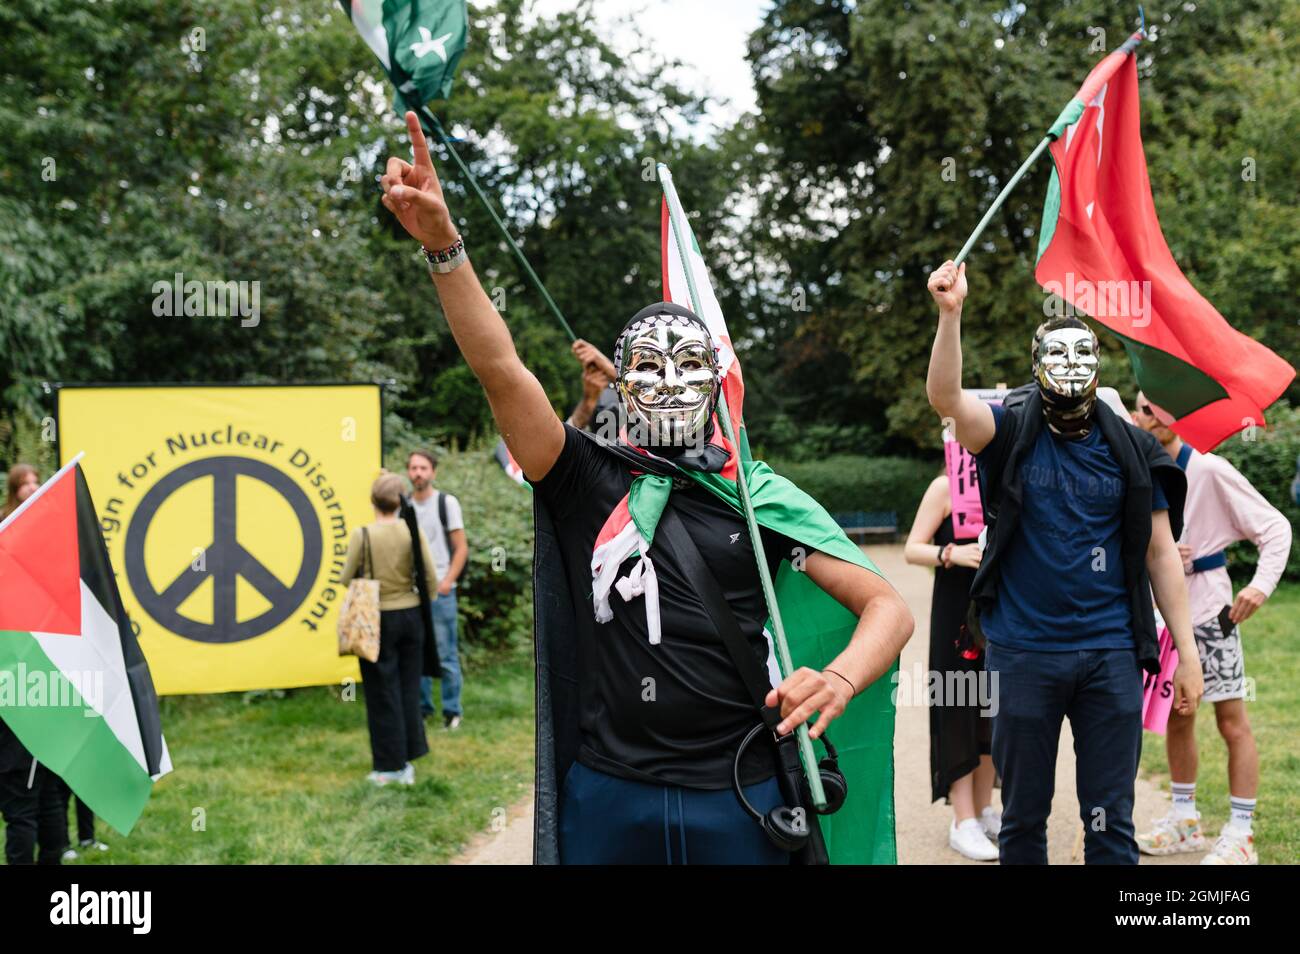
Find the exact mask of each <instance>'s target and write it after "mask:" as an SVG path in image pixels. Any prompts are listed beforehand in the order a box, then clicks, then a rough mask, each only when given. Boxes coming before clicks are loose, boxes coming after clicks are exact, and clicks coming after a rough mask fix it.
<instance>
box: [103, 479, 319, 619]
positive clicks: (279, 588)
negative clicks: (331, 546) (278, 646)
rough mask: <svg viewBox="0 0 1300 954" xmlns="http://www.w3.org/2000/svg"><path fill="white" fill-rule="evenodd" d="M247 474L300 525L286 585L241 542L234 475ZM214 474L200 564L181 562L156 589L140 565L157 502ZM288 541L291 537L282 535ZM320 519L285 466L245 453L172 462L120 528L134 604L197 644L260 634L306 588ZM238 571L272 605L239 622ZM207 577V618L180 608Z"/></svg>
mask: <svg viewBox="0 0 1300 954" xmlns="http://www.w3.org/2000/svg"><path fill="white" fill-rule="evenodd" d="M239 476H244V477H251V478H253V479H254V480H259V481H261V482H262V483H264V484H266V485H268V486H269V487H271V489H273V490H275V491H276V492H277V493H279V494H280V496H281V497H283V498H284V499H285V501H286V502H287V503H288V504H289V506H290V507H291V508H292V510H293V513H294V516H295V517H297V519H298V526H299V529H300V530H301V532H302V562H301V564H300V565H299V567H298V573H297V576H296V577H295V578H294V581H293V582H292V583H291V584H290V585H288V586H285V585H284V584H283V583H282V582H280V580H279V578H278V577H276V575H275V574H274V573H272V572H271V571H270V570H268V569H267V568H266V567H264V566H263V565H262V564H261V563H259V562H258V560H257V559H256V557H254V556H253V555H252V554H251V553H249V552H248V551H247V550H246V549H244V547H243V546H242V545H241V544H240V542H239V539H238V535H237V533H236V529H237V527H236V524H237V521H238V509H237V507H236V498H235V486H236V480H235V478H236V477H239ZM205 477H211V478H212V539H211V541H210V542H209V543H208V545H207V546H206V547H204V548H203V551H204V565H203V568H202V569H194V568H193V565H192V564H186V565H185V567H184V568H183V569H182V570H181V571H180V573H179V574H178V575H177V576H176V577H175V578H174V579H173V580H172V581H171V582H170V583H168V584H167V585H166V586H165V587H163V588H162V590H158V589H155V587H154V585H153V583H152V582H151V581H150V579H149V573H148V571H147V570H146V569H145V562H144V545H145V538H146V537H147V536H148V533H149V527H150V525H151V524H152V523H153V519H154V517H155V516H156V515H157V513H158V508H159V507H161V506H162V504H163V502H164V501H165V500H167V498H168V497H170V496H171V495H172V494H174V493H175V492H176V491H177V490H179V489H180V488H181V487H183V486H185V485H186V484H189V483H191V482H192V481H195V480H199V479H202V478H205ZM286 542H289V541H286ZM320 560H321V530H320V521H319V520H318V519H317V517H316V512H315V510H314V509H313V508H312V505H311V500H310V499H308V497H307V494H306V493H305V492H304V491H303V490H302V488H301V487H299V486H298V485H297V484H296V483H294V482H293V480H292V479H291V478H290V477H288V475H286V474H285V473H284V472H282V471H279V470H276V469H275V468H274V467H271V466H270V465H269V464H264V463H262V462H261V461H257V460H252V459H251V458H248V457H206V458H204V459H202V460H196V461H192V462H191V463H188V464H185V465H183V466H181V467H178V468H176V470H174V471H172V472H171V473H170V474H168V475H167V476H165V477H163V478H162V479H161V480H159V481H158V483H156V484H154V485H153V486H152V487H151V488H149V492H148V493H146V494H145V495H144V497H143V498H141V500H140V504H139V506H137V507H136V509H135V514H134V515H133V516H132V517H131V525H130V527H128V528H127V532H126V576H127V579H128V580H129V581H130V583H131V589H132V591H133V592H134V593H135V598H136V599H137V600H138V601H139V602H140V605H141V606H142V607H143V608H144V609H145V610H146V611H147V612H148V613H149V615H150V616H152V617H153V618H154V619H155V620H157V621H158V623H159V624H160V625H162V626H163V627H165V628H166V629H169V630H171V631H172V632H174V633H176V634H177V635H178V636H184V637H185V638H186V639H193V640H196V641H197V642H202V643H236V642H240V641H241V640H245V639H252V638H253V637H254V636H260V635H262V634H263V633H265V632H268V631H269V630H271V629H274V628H275V627H276V626H279V625H280V624H281V623H283V622H284V621H285V620H286V619H288V618H289V617H290V616H291V615H292V614H293V612H294V610H296V609H297V608H298V607H299V606H300V605H301V604H302V601H303V600H304V599H305V598H306V596H307V594H308V592H309V591H310V590H311V586H312V582H313V581H314V580H315V579H316V572H317V571H318V570H319V569H320ZM241 576H242V577H243V578H244V580H245V582H247V583H249V584H250V585H251V586H252V587H253V588H254V589H255V590H257V591H258V593H260V594H261V595H262V597H263V598H264V599H266V601H267V602H268V603H270V604H271V605H270V608H269V609H267V610H265V611H264V612H263V613H261V614H260V615H258V616H255V617H253V618H252V619H248V620H244V621H243V622H240V621H239V620H238V618H237V617H236V615H235V581H236V579H237V578H238V577H241ZM209 577H211V578H212V622H211V623H205V622H200V621H198V620H193V619H190V618H189V617H188V616H183V615H181V613H180V611H179V607H180V605H181V604H182V603H184V602H185V600H186V599H187V598H188V597H189V596H190V595H191V594H192V593H193V592H194V591H195V590H197V589H198V588H199V586H200V585H202V583H203V582H204V580H206V579H208V578H209Z"/></svg>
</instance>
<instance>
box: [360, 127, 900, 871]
mask: <svg viewBox="0 0 1300 954" xmlns="http://www.w3.org/2000/svg"><path fill="white" fill-rule="evenodd" d="M406 118H407V127H408V130H409V132H410V135H411V140H412V143H413V146H414V159H415V161H414V163H413V164H412V163H407V162H405V161H403V160H401V159H397V158H392V159H389V161H388V167H387V170H386V174H385V175H384V177H383V179H382V184H383V188H384V193H385V195H384V198H383V202H384V205H385V206H386V207H387V208H388V209H389V210H390V211H391V212H393V213H394V214H395V215H396V216H397V218H398V220H399V221H400V222H401V224H402V225H403V227H404V228H405V229H406V230H407V231H408V232H409V233H410V234H411V235H412V236H413V237H415V238H417V239H419V240H420V241H421V242H422V243H423V246H424V249H425V257H426V259H427V261H428V262H429V270H430V273H431V275H432V277H433V281H434V285H435V287H436V288H437V290H438V296H439V298H440V300H441V302H442V306H443V310H444V312H445V313H446V317H447V322H448V325H449V326H450V328H451V331H452V334H453V335H454V337H455V339H456V342H457V344H458V345H459V347H460V349H461V352H462V354H463V355H464V357H465V360H466V362H467V363H468V364H469V366H470V368H471V369H472V370H473V371H474V373H475V375H476V376H477V377H478V379H479V381H480V383H481V384H482V385H483V388H484V390H485V391H486V393H487V397H488V401H489V403H490V404H491V407H492V413H493V416H494V417H495V419H496V422H497V426H498V428H499V429H500V431H501V435H502V437H503V438H504V439H505V442H506V444H507V445H508V446H509V448H510V452H511V454H512V455H513V456H514V458H515V460H516V461H517V462H518V463H519V465H520V467H521V468H522V469H523V472H524V474H525V476H526V477H527V478H528V480H529V482H530V483H531V484H532V485H533V487H534V488H535V490H536V495H537V501H538V504H539V511H540V512H541V516H542V517H544V518H546V523H547V526H546V528H545V535H546V536H547V537H548V538H549V537H551V536H552V535H553V537H554V541H555V547H556V549H558V559H559V560H560V561H561V562H562V563H563V568H564V569H565V570H566V571H567V573H566V575H567V579H568V586H569V590H570V592H569V593H567V594H564V595H565V597H566V600H565V602H566V603H569V604H571V605H572V606H574V607H578V608H579V611H578V612H577V613H575V614H574V618H573V624H572V632H571V633H569V634H567V635H568V636H569V637H570V642H571V643H572V644H573V646H574V652H575V655H576V669H575V672H576V677H575V680H574V681H575V682H576V684H577V685H576V688H577V705H576V710H577V712H576V720H577V723H578V726H577V736H578V744H577V746H576V748H577V751H576V754H575V757H574V760H573V764H572V765H571V766H567V765H566V766H565V767H567V769H568V770H567V773H566V774H565V775H564V778H563V791H562V794H561V796H560V799H559V804H558V806H554V805H545V804H543V801H542V798H541V793H539V803H538V812H539V815H541V814H543V813H551V812H553V811H556V810H558V815H559V818H558V835H559V838H558V841H559V848H558V854H559V858H558V860H560V861H561V862H564V863H622V862H631V863H664V862H668V863H686V862H693V863H706V864H707V863H737V862H738V863H783V862H786V861H788V860H789V856H788V855H787V854H785V853H784V852H782V851H780V850H778V849H776V848H775V846H774V845H773V843H772V842H771V841H769V840H768V838H767V837H766V836H765V835H764V833H763V831H762V829H761V828H760V826H759V825H758V824H757V823H756V822H755V821H754V820H753V819H752V818H751V817H750V816H749V815H748V814H746V813H745V812H744V811H743V810H742V808H741V807H740V805H739V803H738V800H737V799H736V798H735V797H734V796H733V794H732V792H731V791H729V788H730V786H731V782H732V778H731V776H732V765H733V760H734V758H735V755H736V750H737V747H738V746H739V743H740V741H741V740H742V738H743V737H744V736H745V734H746V733H747V732H748V731H749V730H750V729H751V728H753V727H754V726H755V725H756V724H758V721H759V713H758V710H757V705H756V703H755V701H754V699H753V697H752V696H751V695H750V693H749V692H748V691H747V685H748V684H747V683H746V681H745V680H744V679H743V678H742V677H741V675H740V671H739V669H738V668H737V666H736V665H734V664H733V657H732V656H731V655H730V654H729V652H728V648H727V645H726V644H725V642H724V640H723V639H722V637H721V636H720V635H719V630H718V629H717V626H716V622H717V620H716V617H714V616H711V615H710V613H709V612H708V611H707V610H706V609H705V604H704V601H703V599H702V598H701V596H700V591H699V580H698V578H692V577H690V576H688V574H687V573H686V572H685V571H684V570H683V569H682V567H681V564H680V562H679V561H680V556H679V554H678V553H677V552H675V550H674V549H673V548H671V547H670V548H668V549H664V548H662V547H661V546H660V543H659V540H660V537H659V536H658V535H656V536H655V538H654V539H655V542H654V543H653V544H650V543H648V542H647V541H641V542H640V543H639V545H638V544H637V541H636V539H635V538H636V537H637V534H638V531H639V526H638V525H637V524H636V523H635V522H634V521H632V520H631V519H629V513H630V512H631V511H632V510H635V509H638V508H639V506H640V498H639V497H638V496H637V491H635V490H634V488H633V484H634V480H636V479H637V478H638V475H643V474H645V473H646V472H650V471H653V472H655V473H656V474H659V475H660V478H659V479H660V480H661V482H660V483H659V484H657V485H656V486H657V487H658V488H659V489H660V490H661V491H662V490H664V489H665V488H669V489H668V493H667V496H666V497H665V498H664V499H663V500H661V503H662V504H663V506H662V508H661V511H662V512H666V513H670V516H669V517H668V518H667V519H669V520H670V521H672V524H671V525H680V527H681V528H683V530H684V532H685V534H686V535H687V536H689V538H690V541H691V543H693V544H694V547H695V548H696V549H698V550H699V552H700V555H701V558H702V560H703V562H704V564H705V566H706V567H707V570H708V571H709V572H711V573H712V575H713V576H714V577H715V578H716V582H717V586H718V588H719V589H720V590H721V591H722V594H723V597H724V598H725V601H726V604H727V608H728V609H729V611H730V612H731V613H732V614H734V616H735V620H736V623H737V624H738V626H739V629H740V631H741V635H742V636H743V639H744V641H745V643H746V644H747V645H748V649H749V651H750V652H752V653H753V654H754V657H755V659H756V660H758V661H760V662H762V663H763V664H764V665H766V666H767V671H768V673H769V675H771V674H772V673H773V672H774V666H773V664H772V663H771V662H770V660H769V655H770V653H769V649H768V645H767V640H766V637H765V636H764V634H763V623H764V620H765V619H766V618H767V615H768V613H767V608H766V606H765V603H764V598H763V593H762V590H761V585H760V578H759V574H758V570H757V567H756V564H755V557H754V552H753V548H752V545H751V539H750V537H749V534H748V532H747V529H746V524H745V521H744V519H743V518H742V516H741V514H740V513H739V512H737V511H736V510H735V509H734V508H733V507H732V506H730V505H729V504H728V503H726V502H724V501H723V500H722V499H721V498H720V497H718V496H716V495H714V494H713V493H710V492H709V491H707V490H705V489H703V488H702V487H701V486H700V485H699V484H698V482H693V481H692V480H689V479H687V478H685V477H683V476H680V475H681V474H683V473H684V472H689V471H693V472H696V473H701V474H718V473H723V474H724V475H725V473H726V468H727V467H728V466H730V467H731V468H732V469H733V470H734V467H735V461H736V449H735V448H733V447H731V446H730V445H729V444H727V443H726V442H725V441H723V440H722V438H721V435H720V434H718V433H717V428H716V419H715V417H714V415H713V410H714V407H715V406H716V402H717V400H718V395H719V392H720V390H721V381H720V378H719V373H718V361H717V353H716V349H715V346H714V342H713V341H712V339H711V336H710V334H709V331H708V329H707V327H706V326H705V325H704V323H703V322H702V321H701V320H700V319H699V318H697V317H696V316H695V315H693V314H692V313H691V312H689V311H687V310H686V309H683V308H680V307H678V306H676V305H672V304H670V303H667V302H664V303H660V304H657V305H652V306H650V307H649V308H646V309H644V310H643V311H642V312H640V313H639V314H638V315H636V316H635V317H634V318H633V320H632V321H631V322H629V324H628V327H627V328H626V329H625V330H624V333H623V334H622V335H621V336H620V338H619V341H618V343H617V347H616V350H615V361H614V365H615V372H616V377H617V381H616V385H617V389H618V392H619V395H620V398H621V400H622V407H623V409H624V414H625V419H624V423H625V429H624V430H623V431H622V432H621V434H620V436H619V440H618V441H617V442H614V443H612V444H610V443H608V442H601V441H599V440H596V439H594V438H593V437H591V436H589V435H586V434H584V433H583V432H580V431H579V430H577V429H576V428H574V427H572V426H571V425H565V424H562V423H561V422H560V421H559V420H558V418H557V417H556V415H555V413H554V411H553V410H552V409H551V404H550V401H549V400H548V399H547V397H546V394H545V392H544V391H543V390H542V387H541V385H540V384H539V383H538V381H537V379H536V378H535V377H534V376H533V374H532V373H531V372H530V371H529V370H528V369H527V368H526V367H524V365H523V363H522V362H521V361H520V360H519V357H518V355H517V354H516V352H515V348H514V343H513V341H512V340H511V338H510V333H509V331H508V329H507V328H506V325H505V323H504V322H503V321H502V320H501V317H500V316H499V315H498V314H497V312H496V310H495V309H494V308H493V307H492V304H491V302H490V300H489V298H488V296H487V295H486V294H485V293H484V291H483V289H482V287H481V286H480V284H479V282H478V280H477V278H476V277H475V275H474V270H473V268H472V266H471V265H470V264H469V263H468V259H467V256H466V254H465V249H464V244H463V242H462V241H461V238H460V236H459V235H458V234H457V232H456V228H455V226H454V225H453V222H452V219H451V216H450V214H449V213H448V210H447V206H446V203H445V201H444V199H443V195H442V190H441V187H440V186H439V184H438V178H437V174H436V173H435V172H434V169H433V164H432V162H431V160H430V158H429V152H428V147H427V145H426V144H425V141H424V136H423V133H422V132H421V130H420V126H419V123H418V120H417V119H416V117H415V114H414V113H408V114H407V117H406ZM665 472H667V473H670V474H675V475H678V476H674V477H672V478H671V483H670V484H669V483H668V480H669V478H667V477H663V476H662V475H663V473H665ZM642 486H644V485H642ZM633 498H635V499H633ZM656 516H658V515H657V514H656ZM620 517H621V520H620ZM678 522H679V524H678ZM543 533H544V528H543V527H542V525H541V524H540V523H539V530H538V535H539V538H541V537H542V536H543ZM764 537H765V539H764V540H763V543H764V547H765V550H766V553H767V554H768V555H769V558H770V559H771V560H772V561H773V568H774V567H775V563H776V562H779V561H780V560H782V559H790V558H791V557H792V556H797V559H798V561H799V566H800V567H801V568H802V569H803V570H804V571H806V572H807V574H808V576H809V578H810V579H811V580H812V581H813V582H815V583H816V584H817V585H818V586H820V587H821V589H822V590H824V591H825V592H826V593H828V594H830V595H831V596H833V597H834V598H835V599H836V600H837V601H839V602H840V603H841V604H842V605H843V606H845V607H847V608H848V609H849V610H851V611H852V612H853V613H854V614H855V615H856V616H858V624H857V628H856V630H855V631H854V633H853V636H852V638H851V639H850V640H849V641H848V643H847V644H846V645H845V646H844V648H843V651H842V652H841V653H840V654H839V655H838V656H837V657H836V658H835V659H834V660H833V661H832V663H831V665H829V666H827V667H826V668H825V669H824V670H823V671H821V672H818V671H815V670H813V669H808V668H803V669H799V670H797V671H795V672H794V673H793V674H792V675H790V676H789V677H788V678H787V679H784V680H780V681H779V682H780V684H779V685H776V682H777V680H775V679H774V680H773V685H775V688H773V689H771V691H770V692H769V693H768V695H767V697H766V699H765V705H766V706H767V707H769V708H771V709H775V710H779V713H780V715H779V719H780V722H779V724H778V725H777V726H776V728H775V731H776V732H777V733H778V734H779V735H781V736H785V735H788V734H789V733H790V732H792V731H793V730H794V729H795V727H796V726H797V725H798V724H799V723H801V722H806V721H810V720H811V719H812V718H813V716H814V715H816V717H817V719H816V723H815V725H814V726H813V728H812V729H811V735H812V736H813V737H814V738H817V737H819V736H821V735H822V734H823V733H824V732H825V730H826V727H827V725H828V724H829V723H830V722H831V721H832V720H833V719H835V718H836V717H838V716H839V715H840V714H841V713H843V711H844V709H845V706H846V705H847V704H848V702H849V701H850V700H851V699H852V697H853V695H854V693H855V692H856V691H859V690H860V689H862V688H864V687H866V686H867V685H869V684H870V683H872V682H873V681H874V680H876V679H877V678H878V677H879V676H881V675H882V674H884V673H885V672H886V671H888V669H889V667H890V666H891V665H892V664H893V662H894V660H896V659H897V657H898V654H899V652H900V650H901V648H902V646H903V644H904V643H905V642H906V640H907V638H908V637H909V636H910V635H911V631H912V618H911V614H910V613H909V612H908V610H907V607H906V606H905V605H904V604H903V601H902V599H901V598H900V597H899V596H898V594H897V593H896V592H894V590H893V589H892V588H891V587H890V586H889V584H888V583H886V582H885V581H884V580H883V579H882V578H881V577H880V576H879V575H877V574H875V573H873V572H871V571H870V570H869V569H866V568H865V567H864V566H861V565H857V564H854V563H850V562H848V561H847V560H845V559H840V558H838V557H833V556H830V555H828V554H826V553H822V552H818V551H814V552H812V553H801V554H798V555H794V554H792V553H791V548H792V544H791V541H789V540H787V539H784V538H781V537H780V536H779V535H777V534H769V533H768V532H765V533H764ZM629 544H630V545H629ZM540 547H541V541H540V539H539V552H540ZM539 559H541V557H540V556H539ZM544 569H546V568H545V567H542V568H540V569H539V573H540V572H541V571H542V570H544ZM538 598H539V601H541V600H543V599H544V598H548V597H545V596H544V595H542V594H539V597H538ZM584 604H585V605H586V606H587V607H588V609H587V611H586V612H583V611H581V607H582V606H583V605H584ZM593 605H594V610H595V612H594V614H593V613H592V612H591V609H592V608H593ZM593 616H594V618H593ZM538 625H539V626H541V625H542V623H541V621H540V620H539V623H538ZM540 654H541V649H540V641H539V657H540ZM735 658H736V659H740V660H744V656H737V657H735ZM542 665H543V661H542V660H541V659H540V658H539V666H542ZM538 690H539V700H538V707H539V731H538V748H539V761H540V760H541V759H542V758H543V749H544V747H546V748H547V750H548V751H550V750H554V749H555V748H557V747H558V746H559V744H560V741H559V740H558V739H557V738H556V736H558V734H559V732H560V729H559V728H557V725H558V722H559V718H560V717H558V716H557V717H555V720H554V721H541V713H542V712H543V709H544V707H549V706H550V705H551V702H552V700H551V699H549V698H546V699H544V698H543V697H542V696H543V693H550V692H552V689H551V686H550V683H549V682H548V681H544V680H543V679H541V678H539V687H538ZM548 711H549V710H548ZM773 721H775V720H773ZM546 757H548V758H550V757H552V756H549V755H548V756H546ZM561 761H566V760H562V759H556V762H557V764H558V763H559V762H561ZM739 772H740V776H741V778H740V781H741V785H742V787H743V788H744V790H745V794H746V795H747V797H748V798H749V800H750V802H751V803H752V804H753V806H754V807H755V808H756V809H757V810H758V811H759V812H763V813H766V812H767V811H768V810H769V809H772V808H774V807H776V806H777V805H779V804H780V803H781V793H780V791H779V790H778V787H777V782H776V779H775V777H774V776H775V775H776V766H775V764H774V758H773V746H771V745H767V746H765V747H764V746H755V747H754V749H753V750H752V756H751V757H749V758H747V759H746V761H745V763H744V764H743V765H741V766H740V768H739Z"/></svg>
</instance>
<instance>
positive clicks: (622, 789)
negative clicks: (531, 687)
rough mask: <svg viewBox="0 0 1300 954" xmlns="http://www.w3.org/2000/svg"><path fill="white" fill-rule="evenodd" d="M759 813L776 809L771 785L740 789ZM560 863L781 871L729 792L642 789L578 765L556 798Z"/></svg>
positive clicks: (778, 855) (779, 859) (783, 860)
mask: <svg viewBox="0 0 1300 954" xmlns="http://www.w3.org/2000/svg"><path fill="white" fill-rule="evenodd" d="M745 795H746V797H747V798H748V799H749V801H750V804H752V805H753V806H754V807H755V808H757V809H758V810H759V811H760V812H763V813H766V812H767V811H768V810H770V809H772V808H775V807H776V806H777V805H779V804H781V792H780V788H779V787H778V785H777V782H776V779H775V778H772V779H768V780H767V781H766V782H760V783H758V784H757V785H750V786H747V787H746V788H745ZM560 863H561V864H565V865H619V864H625V865H685V864H694V865H788V864H789V863H790V855H789V854H787V853H786V852H784V851H782V850H781V849H779V848H777V847H776V846H775V845H773V844H772V843H771V842H770V841H768V840H767V836H766V835H765V834H763V831H762V829H761V828H759V827H758V822H756V821H755V820H754V819H753V818H751V817H750V816H749V815H747V814H745V810H744V809H743V808H741V807H740V803H739V802H738V801H737V800H736V795H735V793H734V792H732V790H731V789H729V788H725V789H720V790H718V791H703V790H701V789H696V788H679V787H677V786H672V785H647V784H645V783H643V782H633V781H630V780H628V779H623V778H616V777H614V776H612V775H606V774H605V773H603V772H598V771H596V770H595V769H592V768H588V767H587V766H585V765H581V764H579V763H577V762H575V763H573V766H572V767H571V768H570V769H569V771H568V774H567V775H566V776H565V778H564V787H563V790H562V791H561V793H560Z"/></svg>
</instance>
